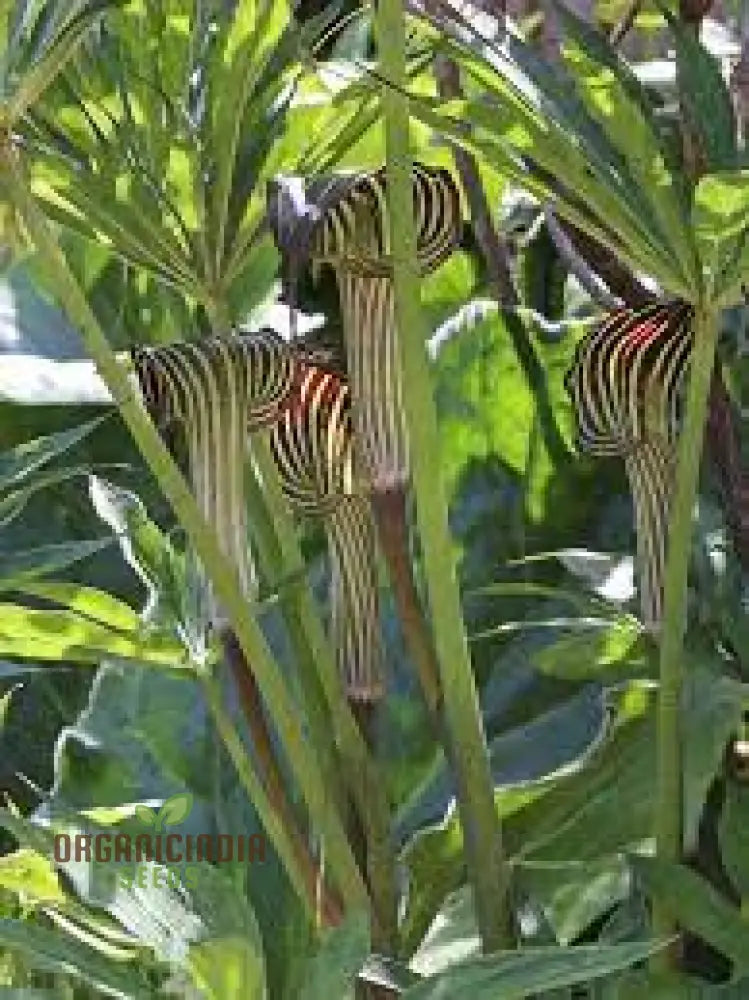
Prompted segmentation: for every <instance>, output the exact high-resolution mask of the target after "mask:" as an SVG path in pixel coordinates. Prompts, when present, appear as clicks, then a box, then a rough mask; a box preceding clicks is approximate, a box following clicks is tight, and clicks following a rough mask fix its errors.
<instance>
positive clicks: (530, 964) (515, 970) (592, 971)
mask: <svg viewBox="0 0 749 1000" xmlns="http://www.w3.org/2000/svg"><path fill="white" fill-rule="evenodd" d="M665 944H666V942H665V941H633V942H631V943H628V944H618V945H580V946H578V947H574V948H531V949H527V950H525V951H522V950H521V951H517V952H514V953H507V954H504V955H489V956H486V957H485V958H477V959H473V960H472V961H470V962H465V963H464V964H462V965H456V966H454V967H453V968H452V969H449V970H448V971H447V972H443V973H442V974H441V975H439V976H434V977H433V978H431V979H426V980H424V981H422V982H421V983H418V984H417V985H416V986H413V987H411V989H409V990H406V992H405V993H404V994H403V997H404V1000H443V998H447V997H458V996H464V995H465V996H470V997H471V998H472V1000H498V998H499V997H501V998H502V1000H525V998H526V997H528V996H530V995H533V994H537V993H541V992H543V991H544V990H553V989H561V988H563V987H566V986H575V985H577V984H579V983H587V982H590V981H591V980H593V979H596V978H598V977H600V976H607V975H611V974H612V973H614V972H619V971H621V970H623V969H627V968H629V967H630V966H632V965H635V964H636V963H637V962H642V961H644V960H645V959H646V958H648V957H649V956H650V955H653V954H655V953H656V952H657V951H659V950H660V949H661V948H662V947H664V945H665Z"/></svg>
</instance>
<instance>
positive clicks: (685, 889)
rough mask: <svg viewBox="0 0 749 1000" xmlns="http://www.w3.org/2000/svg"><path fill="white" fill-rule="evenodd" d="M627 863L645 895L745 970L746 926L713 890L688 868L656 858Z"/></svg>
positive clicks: (748, 959)
mask: <svg viewBox="0 0 749 1000" xmlns="http://www.w3.org/2000/svg"><path fill="white" fill-rule="evenodd" d="M630 864H631V866H632V870H633V871H634V874H635V875H636V877H637V878H638V879H639V880H640V881H641V883H642V884H643V886H644V887H645V889H646V891H647V892H648V893H649V895H651V896H653V897H655V898H656V899H657V900H658V901H659V903H660V904H661V906H662V907H663V908H664V909H665V910H667V911H668V913H669V914H670V915H671V917H672V918H673V919H674V920H675V921H676V922H678V923H679V924H680V925H681V926H682V927H685V928H686V929H687V930H689V931H691V932H692V933H693V934H696V935H697V936H698V937H701V938H702V939H703V940H704V941H707V943H708V944H710V945H712V946H713V948H716V949H717V950H718V951H720V952H722V953H723V954H724V955H725V956H726V958H729V959H730V960H731V961H732V962H733V963H734V964H735V969H736V971H737V972H739V973H741V972H744V973H745V972H746V971H747V968H749V954H747V947H746V942H747V936H748V935H749V927H748V925H747V923H746V921H745V920H743V919H742V917H741V916H740V914H739V911H738V910H736V909H734V907H733V906H731V904H730V903H729V902H728V901H727V900H726V899H724V898H723V897H722V896H721V895H720V894H719V893H718V891H717V889H715V888H713V886H712V885H710V883H709V882H706V881H705V880H704V879H703V878H702V877H701V876H700V875H698V874H697V873H696V872H694V871H692V870H691V869H690V868H685V867H684V866H683V865H675V864H672V863H671V862H668V861H661V860H660V859H659V858H654V857H652V858H651V857H639V856H632V857H631V858H630Z"/></svg>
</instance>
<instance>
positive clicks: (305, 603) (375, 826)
mask: <svg viewBox="0 0 749 1000" xmlns="http://www.w3.org/2000/svg"><path fill="white" fill-rule="evenodd" d="M253 456H254V459H255V462H256V464H257V467H258V472H259V473H260V477H261V479H262V481H263V488H262V490H261V489H260V487H259V484H258V482H257V477H256V475H255V472H254V470H248V479H249V478H251V479H252V483H251V484H250V493H251V494H252V493H254V492H255V491H256V492H257V493H258V494H259V495H258V496H256V497H254V498H253V497H252V496H251V498H250V506H251V510H252V518H251V524H252V531H253V536H254V538H255V542H256V546H257V550H258V558H259V562H260V566H261V568H262V570H263V573H264V574H265V575H266V576H267V578H268V579H269V580H270V581H271V582H273V581H279V580H283V579H285V580H288V581H290V582H289V584H288V586H287V587H286V588H284V593H283V594H282V597H281V601H282V604H283V608H284V612H285V616H286V621H287V625H288V627H289V634H290V637H291V641H292V643H293V644H294V649H295V652H296V654H297V656H298V657H299V673H300V676H302V680H303V684H304V690H303V694H304V697H305V700H306V699H307V698H308V695H309V696H310V697H312V696H314V698H313V700H312V701H311V702H310V703H309V704H308V703H306V704H305V707H306V709H307V712H308V718H309V719H310V725H311V726H312V725H313V718H312V715H313V710H311V704H314V705H315V706H317V707H315V709H314V714H316V715H318V714H319V718H315V719H314V725H317V726H324V725H325V724H326V719H327V718H328V715H329V722H328V725H330V723H332V735H333V737H334V740H335V743H336V749H337V750H338V751H339V753H338V755H335V754H331V759H330V762H329V763H330V765H331V766H335V762H336V760H337V759H339V760H340V765H341V768H342V776H343V780H344V783H345V785H346V786H347V788H348V790H349V792H350V794H351V796H352V797H353V801H354V803H355V805H356V808H357V811H358V814H359V817H360V820H361V824H362V829H363V831H364V836H365V839H366V842H367V860H368V869H369V882H370V888H371V892H372V903H373V907H374V911H375V920H376V923H377V930H378V937H379V938H380V939H382V940H385V941H395V939H396V937H397V899H396V892H395V857H394V852H393V846H392V843H391V838H390V805H389V803H388V800H387V796H386V794H385V785H384V782H383V779H382V776H381V774H380V773H379V770H378V768H377V766H376V763H375V761H374V760H373V758H372V755H371V753H370V751H369V748H368V747H367V745H366V742H365V741H364V739H363V737H362V734H361V731H360V729H359V727H358V725H357V723H356V720H355V718H354V715H353V713H352V711H351V706H350V705H349V703H348V701H347V700H346V697H345V695H344V691H343V685H342V684H341V678H340V675H339V672H338V668H337V667H336V664H335V660H334V657H333V654H332V651H331V649H330V644H329V642H328V641H327V638H326V636H325V632H324V630H323V627H322V624H321V621H320V615H319V612H318V610H317V608H316V606H315V601H314V598H313V596H312V595H311V593H310V590H309V587H308V585H307V583H306V579H305V567H304V560H303V558H302V554H301V551H300V548H299V543H298V540H297V537H296V532H295V531H294V526H293V524H292V523H291V518H290V516H289V513H288V511H287V508H286V503H285V500H284V497H283V494H282V492H281V489H280V486H279V483H278V479H277V476H276V475H275V468H274V466H273V464H272V462H273V460H272V458H271V456H270V453H269V449H268V442H267V440H266V439H264V438H260V436H258V437H257V439H256V441H255V442H254V443H253ZM263 494H264V495H263ZM315 679H316V680H317V681H318V684H314V685H313V681H314V680H315ZM318 685H319V687H320V688H321V689H322V695H323V697H324V699H325V704H323V705H319V706H318V702H319V699H320V694H319V693H318V691H317V687H318ZM311 686H314V689H315V690H314V691H309V692H308V688H310V687H311ZM326 709H327V711H326ZM318 742H321V741H318ZM323 773H324V774H325V768H324V770H323ZM337 776H338V774H337V772H333V773H331V774H330V775H329V778H330V781H331V783H332V787H337V782H336V778H337ZM339 805H340V806H343V803H340V804H339Z"/></svg>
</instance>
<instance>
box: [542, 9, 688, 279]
mask: <svg viewBox="0 0 749 1000" xmlns="http://www.w3.org/2000/svg"><path fill="white" fill-rule="evenodd" d="M557 9H558V11H559V13H560V15H561V19H562V23H563V24H564V26H565V29H566V30H567V32H571V34H572V37H574V38H575V41H574V42H572V41H571V40H570V39H569V38H568V39H567V40H566V41H565V44H564V46H563V52H564V57H565V60H566V61H567V62H568V64H569V65H570V67H571V68H572V69H573V71H574V73H573V76H574V80H575V82H576V84H577V87H578V89H579V91H580V92H581V94H582V95H583V97H584V99H585V101H586V105H587V107H588V109H589V110H590V112H591V114H592V115H593V116H594V118H595V120H596V121H598V122H599V123H600V124H601V127H602V128H603V129H604V131H605V132H606V135H607V136H608V137H609V139H610V140H611V142H612V143H613V144H614V145H615V147H616V148H617V150H618V151H619V152H620V153H621V154H622V155H623V156H624V158H625V160H626V162H627V165H628V166H629V168H630V170H631V172H632V176H633V177H634V178H635V180H636V182H637V184H638V187H639V190H640V191H641V192H642V195H643V196H644V197H645V198H647V199H648V204H649V207H650V211H651V212H652V215H653V223H654V227H657V233H658V238H659V240H660V241H661V242H662V243H663V245H664V246H669V247H670V248H671V250H672V252H673V254H674V255H675V256H676V257H677V258H678V260H679V262H680V264H681V267H682V270H683V273H684V274H685V276H688V280H689V281H691V282H692V283H693V284H695V283H696V279H697V274H696V270H695V257H694V248H693V244H692V239H691V234H690V231H689V226H688V213H687V211H686V210H685V206H684V203H683V201H682V199H681V197H680V192H679V191H678V189H677V180H676V179H675V176H674V170H678V169H679V168H680V165H679V164H675V163H672V162H669V160H670V158H669V156H668V152H667V150H665V149H664V148H663V146H662V144H661V141H660V137H659V135H658V131H657V128H656V125H655V118H654V116H653V107H652V103H651V102H650V100H649V99H648V97H647V95H646V93H645V92H644V89H643V88H642V86H641V85H640V84H639V82H638V81H637V78H636V77H635V76H634V74H633V73H632V72H631V70H629V68H628V67H626V65H625V64H624V62H623V60H621V59H620V58H619V57H618V54H617V52H616V50H615V49H614V48H613V47H612V46H611V45H610V44H608V43H607V41H606V40H605V38H604V37H603V36H602V35H600V34H599V33H598V32H596V31H595V30H594V29H592V28H591V27H590V25H588V24H586V23H585V22H584V21H582V20H581V19H580V18H578V17H576V16H575V14H574V13H573V12H572V11H571V10H570V9H569V8H567V7H566V6H565V5H564V4H562V3H559V4H557Z"/></svg>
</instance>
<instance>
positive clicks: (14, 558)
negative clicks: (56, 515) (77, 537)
mask: <svg viewBox="0 0 749 1000" xmlns="http://www.w3.org/2000/svg"><path fill="white" fill-rule="evenodd" d="M113 540H114V539H113V538H112V537H111V536H110V537H107V538H94V539H91V540H90V541H79V542H60V543H56V544H53V545H40V546H39V547H38V548H35V549H25V550H21V551H14V550H13V549H6V550H4V551H3V550H0V580H2V588H3V590H6V591H7V590H11V589H12V588H15V587H16V585H19V586H20V585H22V584H23V583H24V582H27V581H29V580H31V579H35V578H36V577H40V576H46V575H47V574H49V573H54V572H58V571H59V570H62V569H67V568H68V567H69V566H72V565H73V564H74V563H77V562H80V561H81V560H82V559H87V558H88V557H89V556H92V555H93V554H94V553H95V552H100V551H101V550H102V549H105V548H106V547H107V546H108V545H111V544H112V542H113Z"/></svg>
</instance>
